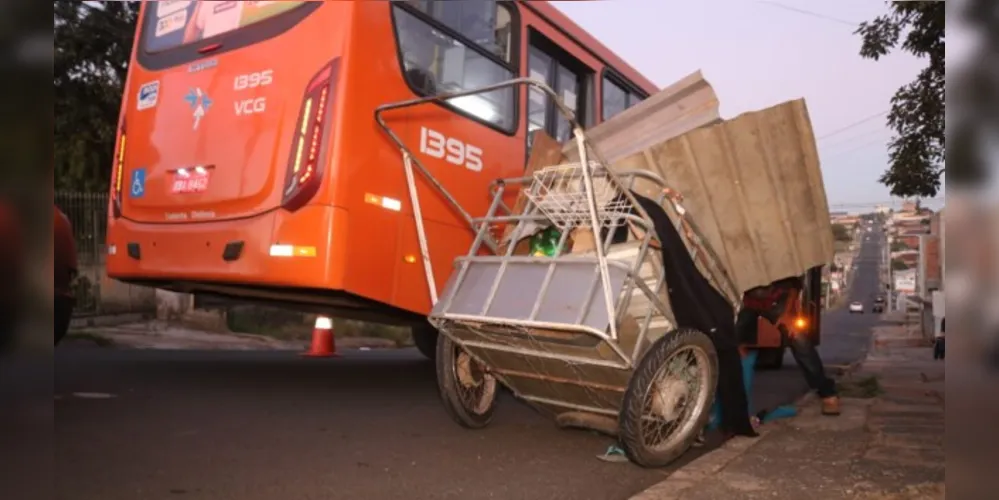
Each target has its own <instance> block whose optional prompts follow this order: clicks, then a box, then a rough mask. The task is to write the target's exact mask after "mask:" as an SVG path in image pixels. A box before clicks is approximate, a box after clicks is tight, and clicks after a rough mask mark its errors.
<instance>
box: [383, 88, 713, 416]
mask: <svg viewBox="0 0 999 500" xmlns="http://www.w3.org/2000/svg"><path fill="white" fill-rule="evenodd" d="M520 85H527V86H532V87H534V88H537V89H538V90H540V91H542V92H543V93H545V94H546V95H548V96H549V98H551V100H552V101H553V102H554V103H555V105H556V108H557V109H558V110H559V112H560V113H561V114H562V115H563V116H564V117H565V118H566V119H567V120H568V121H569V123H570V125H571V126H572V130H573V136H574V139H575V141H576V144H577V147H578V150H579V157H580V170H581V173H582V178H583V183H584V187H585V191H586V200H585V201H586V206H587V207H586V208H587V210H588V212H589V225H590V230H591V232H592V234H593V238H594V243H595V244H594V252H595V253H596V256H595V258H593V257H587V256H580V255H570V256H559V257H554V258H549V257H544V258H540V257H529V256H514V255H512V253H513V250H514V247H515V246H516V242H518V241H520V239H521V238H522V233H523V231H524V229H525V226H526V224H527V223H528V222H532V221H547V220H548V219H547V217H546V216H545V215H543V214H542V213H540V211H539V210H538V207H537V206H535V205H534V203H533V202H530V201H528V206H527V207H525V209H524V212H523V213H521V214H513V213H512V212H513V210H511V209H510V207H507V206H506V204H505V203H504V202H503V200H502V198H503V195H504V193H505V190H506V188H507V187H508V186H509V185H510V184H520V185H522V189H532V188H535V187H536V186H535V185H533V184H531V183H532V182H533V180H534V178H533V177H529V176H528V177H520V178H515V179H502V180H497V181H494V182H493V184H492V185H491V186H490V193H491V194H492V196H493V200H492V202H491V204H490V207H489V209H488V212H487V214H486V215H485V216H484V217H478V218H474V217H472V215H470V214H469V213H468V211H466V210H465V209H464V208H463V207H462V206H461V205H460V204H459V203H458V202H457V200H456V199H455V198H454V197H453V196H452V195H451V194H450V193H449V192H448V191H447V189H446V188H445V187H444V186H443V185H442V184H441V183H440V182H439V181H438V180H437V179H436V178H435V177H434V176H433V175H432V174H431V173H430V171H429V170H428V169H427V168H426V166H425V165H423V163H422V162H421V161H420V160H419V159H418V158H417V157H415V156H414V155H413V154H412V152H411V151H410V150H409V148H408V147H407V146H406V145H405V143H404V142H403V141H402V139H401V138H400V137H399V136H398V135H397V134H396V133H395V132H394V131H393V130H392V129H391V128H390V127H389V125H388V124H387V123H386V121H385V119H384V117H383V115H384V113H386V112H388V111H393V110H400V109H405V108H410V107H413V106H418V105H421V104H426V103H431V102H443V101H446V100H448V99H452V98H456V97H464V96H470V95H476V94H483V93H487V92H492V91H495V90H499V89H504V88H507V87H513V86H520ZM374 115H375V121H376V122H377V123H378V125H379V126H380V127H381V128H382V130H384V131H385V133H386V135H387V136H388V137H389V138H390V139H391V140H392V141H393V142H394V143H395V145H396V146H397V147H398V148H399V149H400V151H401V152H402V156H403V166H404V168H405V171H406V181H407V187H408V189H409V198H410V203H411V204H412V205H413V216H414V219H415V223H416V230H417V233H418V234H417V236H418V239H419V244H420V252H421V257H422V262H423V266H424V271H425V274H426V278H427V287H428V292H429V295H430V298H431V301H432V303H433V305H434V306H437V303H438V300H439V298H438V295H437V284H436V280H435V277H434V274H433V270H432V268H431V262H430V253H429V248H428V243H427V238H426V232H425V229H424V227H423V220H422V213H421V210H420V201H419V196H418V194H417V189H416V184H415V179H414V175H413V166H414V165H415V166H416V169H417V170H419V172H420V173H421V174H422V175H423V176H424V178H425V179H426V180H427V181H428V182H430V184H431V185H432V186H433V187H434V188H435V189H436V190H437V191H438V192H439V193H440V194H441V195H442V196H443V197H444V198H445V199H446V200H447V202H448V203H449V204H450V205H451V206H452V207H453V208H454V209H455V210H456V211H457V212H458V213H459V214H460V215H461V216H462V218H463V219H465V221H466V222H467V223H468V224H469V226H470V228H471V229H472V230H473V231H474V232H475V239H474V241H473V243H472V245H471V248H470V249H469V252H468V254H467V255H466V256H464V257H459V258H458V259H456V263H457V264H458V266H457V267H458V270H457V277H456V279H455V282H454V284H455V286H459V285H460V284H461V283H462V282H463V280H464V279H465V276H466V274H467V272H468V269H469V265H470V263H472V262H479V263H484V262H496V263H498V264H499V265H500V269H499V272H498V274H497V275H496V277H495V281H494V282H493V283H492V286H491V289H490V292H489V298H487V299H486V301H485V304H484V307H483V310H482V311H481V313H480V315H478V316H469V315H459V314H445V319H446V320H453V321H459V322H463V323H482V324H498V325H507V326H517V327H522V328H541V329H551V330H561V331H572V332H577V333H586V334H590V335H593V336H595V337H597V338H598V339H599V340H600V341H601V342H603V343H606V344H607V345H608V346H609V347H610V348H611V350H612V351H613V352H614V353H615V354H616V356H617V358H618V359H619V361H618V362H614V361H610V360H598V359H587V358H573V359H569V358H570V357H568V356H563V355H554V354H551V353H547V352H544V351H542V350H534V349H524V348H519V347H513V346H505V345H498V344H491V343H487V342H479V341H475V340H464V341H463V340H461V339H458V338H455V337H454V336H453V335H451V334H450V333H448V332H446V331H444V330H445V329H442V333H443V334H446V335H448V336H449V337H451V338H452V340H454V341H455V342H456V343H458V344H459V345H462V346H467V347H476V348H481V349H491V350H498V351H506V352H515V353H520V354H525V355H530V356H536V357H542V358H551V359H559V360H563V361H570V362H577V363H581V364H589V365H599V366H608V367H614V368H619V369H631V368H633V367H634V366H635V364H636V363H637V360H638V357H639V356H640V355H641V346H642V345H643V344H644V341H645V338H646V335H647V333H648V329H649V325H650V322H651V319H652V317H653V316H654V314H653V313H654V311H653V308H655V309H656V310H658V312H659V315H662V316H663V317H666V318H668V319H669V320H670V321H673V318H672V317H671V316H670V315H669V314H668V313H667V311H669V308H668V307H667V306H666V304H665V303H663V301H662V300H660V298H659V291H660V290H662V289H663V287H664V285H665V269H664V268H663V266H659V267H660V269H659V272H658V273H657V274H658V276H656V277H655V278H656V286H655V289H651V288H650V287H649V286H648V285H647V284H646V283H645V281H644V280H643V279H642V278H641V276H640V273H641V269H642V266H643V265H644V264H645V262H646V256H647V253H648V250H649V247H650V246H651V242H652V241H653V240H655V241H658V242H659V244H660V245H661V244H662V242H661V241H659V237H658V235H657V234H656V231H655V230H654V226H653V224H652V221H651V219H650V217H649V215H648V213H646V212H645V210H644V209H643V208H642V206H641V205H640V204H639V203H638V201H637V199H636V198H635V196H634V195H633V194H632V192H631V188H632V187H633V185H634V182H635V179H636V178H644V179H645V180H648V181H652V182H654V183H656V184H658V185H659V186H660V187H661V188H663V189H662V190H661V193H662V194H661V195H660V196H659V198H658V199H657V200H656V201H657V202H658V203H660V204H661V203H662V202H663V197H665V196H666V194H665V193H666V191H667V190H666V189H665V188H666V185H665V182H664V181H663V179H662V178H660V177H659V176H658V175H655V174H653V173H651V172H648V171H628V172H620V173H615V172H613V171H612V170H611V169H610V168H608V167H609V166H608V164H607V162H606V160H605V159H604V157H603V156H602V155H601V154H600V152H599V151H597V150H596V148H594V147H593V146H592V144H590V142H589V140H588V139H587V138H586V135H585V133H584V132H583V128H582V126H581V125H580V124H579V122H578V121H577V120H576V117H575V114H574V113H573V112H572V111H571V110H570V109H568V108H567V107H566V106H565V104H564V103H563V102H562V101H561V99H560V98H559V96H558V95H557V94H556V93H555V92H554V91H553V90H552V89H551V88H550V87H548V86H547V85H545V84H544V83H542V82H540V81H537V80H534V79H531V78H517V79H513V80H508V81H505V82H501V83H497V84H493V85H489V86H485V87H481V88H477V89H472V90H466V91H461V92H452V93H445V94H439V95H435V96H431V97H423V98H417V99H410V100H406V101H401V102H397V103H391V104H385V105H382V106H379V107H378V108H376V110H375V113H374ZM591 158H593V159H595V160H596V162H597V163H598V164H599V165H600V166H601V167H602V168H601V170H600V171H599V174H600V175H602V176H606V178H607V180H609V181H610V182H611V183H612V184H611V185H612V186H613V187H614V188H615V189H616V191H617V192H618V193H619V194H620V195H623V196H624V197H625V198H626V200H627V201H628V202H629V203H630V205H631V208H632V210H633V212H634V213H633V214H632V215H624V214H621V215H620V216H618V215H617V214H615V217H616V218H618V219H626V222H630V223H631V224H634V225H636V226H638V227H640V228H641V229H642V230H643V232H644V235H643V237H642V241H641V244H640V246H639V249H638V255H637V257H636V260H635V263H634V264H633V265H632V266H630V267H629V266H626V265H625V264H624V263H621V262H617V261H608V259H607V255H606V249H607V248H609V246H610V242H611V239H612V237H613V231H608V234H607V236H606V237H605V238H602V237H601V234H600V233H601V230H602V229H603V228H602V225H601V223H600V217H599V216H598V210H599V209H598V203H597V200H596V195H595V192H594V184H593V176H594V174H595V173H596V172H594V171H592V169H591V165H590V159H591ZM622 177H626V178H628V179H629V180H630V182H629V183H627V185H626V184H625V182H624V181H623V180H622ZM670 201H671V202H672V203H673V205H674V208H676V209H677V213H678V215H679V216H680V217H679V219H678V220H677V221H676V224H677V225H680V224H682V221H683V216H682V214H683V212H682V208H681V207H680V206H679V205H677V203H676V202H675V201H673V200H672V199H671V200H670ZM500 210H502V211H503V212H505V213H506V214H507V215H498V214H497V212H499V211H500ZM622 222H624V221H622ZM497 223H516V226H515V228H514V229H513V231H512V233H511V237H510V242H511V244H510V245H508V248H506V251H505V252H504V255H498V254H499V245H498V243H497V241H496V239H494V238H493V236H492V235H491V234H490V228H491V227H492V225H493V224H497ZM680 229H681V234H684V233H683V231H682V228H680ZM695 233H696V230H695ZM568 234H569V231H568V230H566V231H563V234H562V236H561V239H560V241H559V243H558V246H557V247H558V248H557V249H556V254H560V253H561V250H562V249H563V247H564V246H565V244H566V241H567V239H568ZM697 236H698V237H699V238H700V235H699V234H697ZM700 239H701V240H702V241H703V238H700ZM691 243H692V244H694V245H695V246H696V245H697V242H693V241H692V242H691ZM482 245H486V246H487V247H488V248H489V249H490V250H491V251H492V253H493V254H494V255H493V256H479V255H477V254H478V252H479V250H480V249H481V247H482ZM523 262H530V263H544V264H545V265H547V266H548V269H547V273H546V275H545V278H544V281H543V284H542V287H541V290H540V291H539V293H538V297H537V302H536V303H535V306H534V309H533V310H532V311H531V314H530V316H529V318H528V319H527V320H511V319H509V318H498V317H491V316H489V310H490V307H491V305H492V301H493V300H492V299H493V298H494V296H495V294H496V292H497V289H498V288H499V284H500V281H501V280H502V277H503V275H504V273H505V271H506V266H507V264H509V263H523ZM569 262H571V263H572V264H577V265H578V264H595V268H596V272H595V273H594V274H595V275H594V277H593V280H591V282H590V287H589V293H588V297H589V298H588V299H587V303H586V304H583V306H582V309H581V312H580V322H577V324H575V325H569V324H561V323H559V324H555V323H548V322H544V321H537V320H536V317H537V315H538V312H539V308H540V305H541V303H542V302H543V300H544V297H545V294H546V293H547V292H548V288H549V285H550V281H551V278H552V275H553V274H554V271H555V268H556V267H557V266H558V265H559V264H560V263H562V264H567V263H569ZM611 267H616V268H619V269H622V270H623V271H625V272H626V273H627V278H626V279H625V287H624V290H623V291H622V293H621V294H620V295H619V296H618V297H613V293H612V290H611V284H610V268H611ZM597 279H599V280H600V282H601V286H602V289H603V290H602V292H603V296H604V305H605V307H606V309H607V310H606V313H607V318H608V322H609V329H610V331H609V332H604V331H600V330H597V329H595V328H592V327H588V326H584V325H581V324H580V323H581V321H582V318H585V317H586V314H587V311H589V308H590V307H591V305H592V304H591V303H590V302H591V299H592V296H593V293H592V291H593V288H594V287H595V286H596V281H597ZM634 287H637V288H638V289H639V290H641V291H642V293H644V294H645V295H646V298H647V299H648V300H649V303H650V304H651V306H652V307H650V309H649V311H648V312H647V313H646V314H645V317H644V318H643V321H641V322H640V324H639V333H638V337H637V338H636V340H635V346H634V349H633V350H632V352H631V353H625V352H624V351H623V350H622V347H621V346H620V345H619V343H618V340H619V332H618V330H617V327H618V323H619V322H620V321H621V320H622V319H623V316H624V314H625V313H626V312H627V308H628V305H629V303H630V300H631V296H632V293H633V290H634ZM449 304H450V299H449V300H448V304H445V309H446V308H447V306H448V305H449ZM525 399H531V398H530V397H526V396H525ZM552 404H554V403H552ZM559 404H563V405H564V403H559Z"/></svg>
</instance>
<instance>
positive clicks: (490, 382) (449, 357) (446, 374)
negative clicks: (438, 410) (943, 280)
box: [436, 335, 499, 429]
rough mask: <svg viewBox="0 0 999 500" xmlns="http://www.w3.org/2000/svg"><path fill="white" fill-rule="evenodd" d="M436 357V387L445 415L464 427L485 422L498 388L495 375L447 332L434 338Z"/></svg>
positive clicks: (489, 416)
mask: <svg viewBox="0 0 999 500" xmlns="http://www.w3.org/2000/svg"><path fill="white" fill-rule="evenodd" d="M436 358H437V359H436V361H437V387H438V388H439V389H440V392H441V400H443V402H444V409H446V410H447V413H448V415H450V416H451V418H452V419H454V421H455V422H458V425H460V426H462V427H465V428H468V429H481V428H483V427H485V426H486V425H489V422H490V421H491V420H492V418H493V411H494V410H495V409H496V393H497V390H498V389H499V384H498V383H497V382H496V377H494V376H492V375H490V374H489V373H488V372H487V371H486V370H485V367H483V366H482V365H481V364H480V363H479V362H478V361H476V360H475V359H473V358H472V357H471V356H470V355H469V354H468V353H466V352H465V351H463V350H462V349H461V348H460V347H458V345H457V344H455V343H454V341H452V340H451V339H450V338H448V336H447V335H441V336H440V337H438V339H437V356H436Z"/></svg>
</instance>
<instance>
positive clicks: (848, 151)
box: [824, 138, 888, 161]
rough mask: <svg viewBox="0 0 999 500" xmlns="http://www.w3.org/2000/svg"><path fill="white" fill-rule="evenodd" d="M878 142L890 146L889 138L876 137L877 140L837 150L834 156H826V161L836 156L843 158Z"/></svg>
mask: <svg viewBox="0 0 999 500" xmlns="http://www.w3.org/2000/svg"><path fill="white" fill-rule="evenodd" d="M878 144H881V145H883V146H886V147H887V146H888V139H885V138H879V139H876V140H873V141H867V142H865V143H863V144H860V145H858V146H856V147H853V148H850V149H847V150H846V151H837V152H836V154H833V155H832V157H830V158H826V159H825V160H824V161H828V160H834V159H836V158H842V157H844V156H846V155H848V154H850V153H853V152H856V151H860V150H861V149H866V148H869V147H871V146H876V145H878Z"/></svg>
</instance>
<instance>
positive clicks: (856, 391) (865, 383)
mask: <svg viewBox="0 0 999 500" xmlns="http://www.w3.org/2000/svg"><path fill="white" fill-rule="evenodd" d="M837 386H838V390H839V395H840V396H841V397H844V398H858V399H870V398H875V397H878V396H880V395H881V394H882V393H884V390H883V389H881V383H880V382H878V377H876V376H874V375H869V376H866V377H860V378H856V379H854V378H849V379H846V380H841V381H840V382H839V383H838V384H837Z"/></svg>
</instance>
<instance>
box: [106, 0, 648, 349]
mask: <svg viewBox="0 0 999 500" xmlns="http://www.w3.org/2000/svg"><path fill="white" fill-rule="evenodd" d="M527 76H529V77H534V78H537V79H540V80H543V81H544V82H546V83H547V84H548V85H549V86H550V87H551V88H552V89H554V90H555V91H556V92H557V93H558V95H559V96H560V97H561V98H562V99H563V100H564V102H565V104H566V105H567V106H568V107H569V108H572V109H574V110H575V112H576V114H577V117H578V120H579V121H580V123H582V124H584V125H586V126H590V125H593V124H596V123H599V122H601V121H603V120H606V119H608V118H610V117H611V116H613V115H614V114H616V113H619V112H621V111H623V110H624V109H626V108H627V107H629V106H631V105H633V104H635V103H637V102H639V101H640V100H642V99H644V98H646V97H648V96H649V95H650V94H652V93H654V92H656V90H657V88H656V86H655V85H654V84H653V83H652V82H651V81H649V80H648V79H646V78H644V77H642V76H641V75H640V74H639V73H638V72H637V71H635V70H634V69H633V68H632V67H630V66H629V65H628V64H626V63H625V62H624V61H623V60H621V59H620V58H619V57H617V56H616V55H614V53H613V52H611V51H610V50H608V49H607V48H606V47H604V46H603V45H601V44H600V43H599V42H598V41H596V40H595V39H594V38H593V37H592V36H590V35H589V34H587V33H586V32H585V31H584V30H583V29H581V28H580V27H579V26H577V25H576V24H575V23H573V22H572V21H571V20H570V19H569V18H568V17H566V16H565V15H564V14H562V13H560V12H559V11H558V10H557V9H555V8H554V7H552V6H551V5H549V4H548V3H547V2H537V1H530V2H528V1H475V2H453V1H439V0H438V1H435V0H423V1H415V0H414V1H393V2H384V1H365V2H336V1H329V2H301V1H281V2H273V1H261V2H253V1H245V2H235V1H218V2H197V1H159V2H144V3H143V5H142V8H141V11H140V15H139V21H138V29H137V34H136V38H135V45H134V49H133V53H132V57H131V64H130V66H129V74H128V79H127V82H126V84H125V95H124V96H123V99H122V107H121V115H120V123H119V127H118V137H117V141H116V146H115V147H116V149H115V153H116V154H115V164H114V165H113V168H114V172H113V175H112V182H111V201H110V203H109V205H110V206H109V221H108V232H107V234H108V236H107V238H108V241H107V243H108V253H109V255H108V259H107V268H108V274H109V275H110V276H111V277H113V278H116V279H119V280H123V281H127V282H132V283H138V284H144V285H150V286H155V287H159V288H163V289H168V290H173V291H179V292H189V293H195V294H203V295H205V296H212V297H216V298H221V299H224V300H235V301H240V302H255V301H261V302H264V303H267V304H272V305H280V306H284V307H292V308H296V309H300V310H303V311H314V312H322V313H324V314H331V315H335V316H338V317H346V318H354V319H362V320H368V321H378V322H384V323H392V324H400V325H411V326H413V333H414V338H415V340H416V341H417V344H418V346H419V347H420V348H421V351H422V352H423V353H424V354H428V355H430V354H431V353H433V344H435V343H436V333H435V332H433V331H432V329H430V328H429V324H428V323H427V322H426V318H425V317H426V314H427V313H428V312H429V310H430V308H431V303H430V300H431V299H430V297H428V293H427V290H428V287H427V283H426V276H425V274H424V270H423V268H422V263H421V259H420V258H419V256H420V248H419V242H418V238H417V231H416V228H415V220H414V216H413V210H412V207H411V206H409V201H408V200H409V198H408V195H407V193H408V191H407V186H408V185H407V182H406V175H405V172H404V168H403V156H402V153H401V152H400V150H399V148H398V147H397V146H396V145H395V144H394V143H393V142H392V141H391V140H390V139H389V137H388V136H387V134H386V133H385V131H384V130H383V129H381V128H380V127H379V126H378V125H377V123H376V121H375V119H374V111H375V109H376V108H377V107H379V106H381V105H384V104H387V103H394V102H399V101H405V100H410V99H414V98H419V97H426V96H430V95H435V94H440V93H444V92H456V91H462V90H469V89H474V88H481V87H484V86H487V85H490V84H496V83H499V82H503V81H507V80H511V79H514V78H517V77H527ZM549 101H550V100H549V99H548V98H547V97H546V96H545V95H544V94H542V93H541V92H539V91H537V90H536V89H527V88H526V87H524V86H519V87H508V88H505V89H501V90H496V91H491V92H489V93H485V94H481V95H478V96H467V97H460V98H453V99H450V100H448V101H446V102H433V103H427V104H422V105H419V106H415V107H411V108H406V109H399V110H395V111H392V112H388V113H385V114H384V115H383V118H384V119H385V121H386V122H387V124H388V125H389V126H390V127H391V128H392V130H393V131H394V132H395V133H396V134H398V136H399V138H400V139H402V140H403V141H404V142H405V144H406V145H407V146H408V148H409V149H410V150H411V151H412V152H413V154H414V156H418V157H419V159H420V161H421V162H422V164H423V165H425V166H426V168H427V169H428V170H429V171H430V173H431V174H432V175H433V176H434V178H436V179H437V180H438V181H439V182H440V183H441V184H442V185H443V186H444V187H445V188H446V189H447V190H448V191H449V192H450V193H451V194H452V196H453V197H454V198H455V199H456V201H457V202H458V203H460V204H461V206H462V207H464V209H465V210H466V211H467V212H468V213H470V214H472V215H473V216H481V215H484V214H485V211H486V210H487V208H488V204H489V195H488V186H489V184H490V183H491V182H492V181H494V180H495V179H497V178H503V177H518V176H520V175H523V172H524V168H525V160H526V158H527V154H528V149H529V146H530V138H531V137H532V135H533V133H534V132H535V131H539V130H540V131H544V132H546V133H547V134H549V135H551V136H552V137H555V138H556V139H559V140H566V139H568V138H569V137H570V134H571V129H570V127H569V125H568V123H567V122H566V120H565V119H564V118H562V117H561V116H559V115H558V114H557V113H556V112H555V109H554V103H552V102H549ZM416 182H417V192H418V194H419V199H420V202H421V203H420V205H421V208H422V217H421V219H422V220H423V223H424V226H425V231H426V235H427V240H428V246H429V251H430V261H431V264H432V266H431V267H432V269H433V271H434V275H435V276H437V277H439V278H438V279H437V281H439V282H438V283H436V284H435V285H436V286H437V288H438V290H440V289H442V288H443V286H444V283H445V281H446V278H447V276H448V275H449V274H450V271H451V269H452V262H453V259H454V258H455V257H456V256H458V255H460V254H465V253H467V252H468V248H469V246H470V244H471V242H472V240H473V238H474V234H473V232H472V230H471V228H470V227H469V225H468V223H467V221H466V220H465V219H464V218H463V217H461V216H459V214H458V213H456V211H455V210H454V209H453V207H451V206H450V205H449V204H448V203H447V202H446V200H445V199H444V198H443V197H442V196H441V194H440V193H439V192H437V191H436V190H435V188H434V187H433V186H432V185H431V183H429V182H428V181H427V179H425V178H421V177H418V178H417V179H416Z"/></svg>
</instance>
